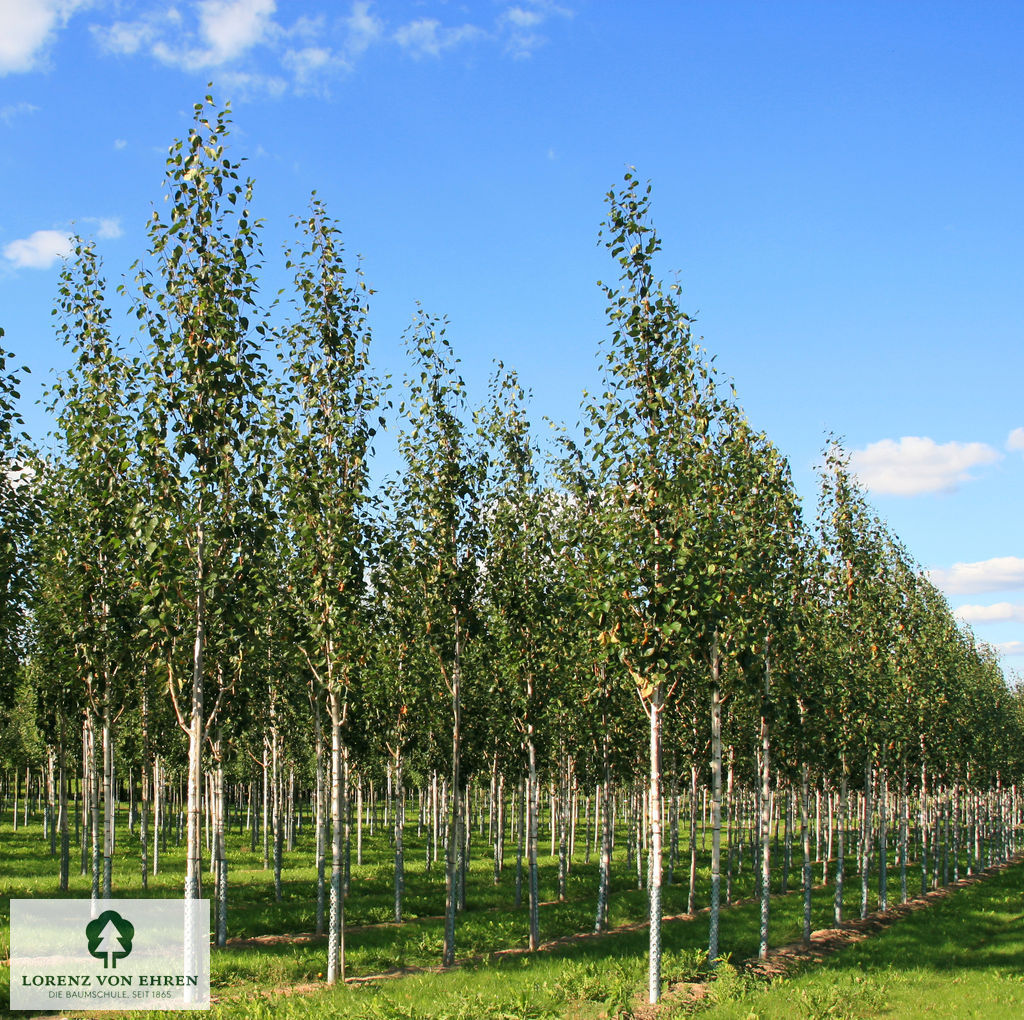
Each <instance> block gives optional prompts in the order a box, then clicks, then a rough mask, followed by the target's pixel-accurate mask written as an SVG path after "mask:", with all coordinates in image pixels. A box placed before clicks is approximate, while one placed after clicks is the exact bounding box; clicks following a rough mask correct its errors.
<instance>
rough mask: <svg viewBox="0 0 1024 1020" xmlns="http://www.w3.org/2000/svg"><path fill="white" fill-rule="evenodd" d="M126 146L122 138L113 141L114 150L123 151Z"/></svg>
mask: <svg viewBox="0 0 1024 1020" xmlns="http://www.w3.org/2000/svg"><path fill="white" fill-rule="evenodd" d="M127 145H128V143H127V142H126V141H125V140H124V139H123V138H115V139H114V148H115V149H124V148H126V147H127Z"/></svg>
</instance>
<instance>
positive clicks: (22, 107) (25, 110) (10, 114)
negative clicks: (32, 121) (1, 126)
mask: <svg viewBox="0 0 1024 1020" xmlns="http://www.w3.org/2000/svg"><path fill="white" fill-rule="evenodd" d="M38 110H39V107H38V106H33V105H32V103H11V104H10V105H8V106H0V120H2V121H3V122H4V123H5V124H11V123H12V122H13V121H15V120H17V118H18V117H27V116H28V115H29V114H32V113H37V112H38Z"/></svg>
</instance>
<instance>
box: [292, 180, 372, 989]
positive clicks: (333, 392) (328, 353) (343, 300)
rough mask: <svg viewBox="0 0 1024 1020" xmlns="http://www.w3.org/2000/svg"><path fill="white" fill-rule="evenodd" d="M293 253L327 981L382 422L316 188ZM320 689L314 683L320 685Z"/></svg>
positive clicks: (355, 286) (336, 234) (348, 278)
mask: <svg viewBox="0 0 1024 1020" xmlns="http://www.w3.org/2000/svg"><path fill="white" fill-rule="evenodd" d="M302 231H303V246H302V248H301V250H299V251H298V252H296V253H293V254H292V257H291V264H292V265H293V267H294V270H295V286H296V292H297V295H298V313H299V314H298V318H297V321H296V322H295V324H294V325H293V327H292V328H291V329H290V330H289V331H288V333H287V343H286V348H285V351H284V361H285V365H286V368H287V380H288V383H289V386H290V387H291V392H292V393H294V401H295V407H294V408H290V407H288V406H287V405H286V407H285V410H284V414H283V417H282V441H283V450H284V456H283V462H282V464H283V472H284V500H285V505H286V508H287V509H286V513H287V531H288V534H289V535H290V536H291V538H292V541H293V542H294V544H295V550H294V556H295V563H294V568H295V580H294V581H293V585H292V586H293V588H294V592H293V594H294V603H295V609H296V612H297V614H298V615H299V616H300V618H301V620H302V625H303V629H304V631H305V637H304V639H302V640H301V641H300V642H299V643H300V647H301V649H302V652H303V655H304V657H305V660H306V664H307V666H308V667H309V671H310V673H311V674H312V677H313V681H314V683H315V684H316V686H317V688H318V690H319V691H322V692H324V694H325V696H326V699H327V707H328V728H329V733H330V746H331V780H330V816H331V879H330V915H329V926H328V949H327V981H328V983H331V984H333V983H334V982H335V981H338V980H341V981H344V979H345V948H344V916H345V915H344V898H345V894H344V889H343V871H344V856H343V855H344V846H343V844H344V827H345V819H346V817H347V807H346V791H345V789H344V774H345V759H346V749H345V742H344V733H345V725H346V722H347V716H348V707H349V692H350V690H351V688H352V686H353V684H355V683H356V682H357V681H358V679H359V673H360V669H361V666H362V664H363V661H364V660H365V658H366V653H367V640H368V636H367V635H366V633H365V628H366V624H367V622H368V619H369V618H368V614H367V613H366V611H365V601H364V600H365V582H366V571H367V569H368V567H369V564H368V562H367V556H368V547H369V543H368V536H367V527H368V523H367V501H368V498H369V470H370V456H371V454H372V448H371V443H372V440H373V437H374V436H375V434H376V432H377V429H378V428H379V427H380V426H382V425H383V424H384V419H383V416H382V415H381V414H380V411H381V406H382V402H383V399H384V396H383V392H384V391H383V388H382V386H381V383H380V382H379V381H378V380H377V379H376V378H375V377H374V376H373V375H372V373H371V372H370V368H369V348H370V332H369V328H368V326H367V323H366V315H367V306H366V301H367V297H368V294H369V291H368V288H367V287H366V285H365V283H364V282H363V281H362V279H361V274H359V273H358V272H356V273H350V272H349V271H348V270H347V268H346V266H345V262H344V248H343V245H342V240H341V234H340V231H339V230H338V227H337V225H336V224H335V223H334V221H333V220H331V219H330V217H329V216H328V215H327V211H326V209H325V207H324V206H323V204H322V203H321V202H320V201H318V200H317V199H316V198H315V197H314V200H313V202H312V205H311V208H310V213H309V215H308V217H307V218H306V219H305V220H304V221H303V222H302ZM316 699H317V700H318V699H319V695H317V696H316Z"/></svg>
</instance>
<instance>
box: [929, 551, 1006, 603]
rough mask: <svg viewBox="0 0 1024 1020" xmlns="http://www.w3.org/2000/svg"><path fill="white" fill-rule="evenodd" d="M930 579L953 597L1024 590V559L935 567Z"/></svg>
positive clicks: (998, 558)
mask: <svg viewBox="0 0 1024 1020" xmlns="http://www.w3.org/2000/svg"><path fill="white" fill-rule="evenodd" d="M928 576H929V577H930V578H931V580H932V582H933V583H934V584H936V585H937V586H938V587H939V588H942V589H943V590H944V591H946V592H948V593H949V594H951V595H971V594H975V593H977V592H985V591H1008V590H1012V589H1015V588H1024V557H1020V556H997V557H996V558H994V559H991V560H980V561H979V562H977V563H954V564H953V566H951V567H933V568H932V569H931V570H929V571H928Z"/></svg>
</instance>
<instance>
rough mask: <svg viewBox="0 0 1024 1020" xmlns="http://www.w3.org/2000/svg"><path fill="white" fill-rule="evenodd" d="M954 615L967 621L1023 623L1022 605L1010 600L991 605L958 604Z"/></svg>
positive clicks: (1023, 610) (1023, 611)
mask: <svg viewBox="0 0 1024 1020" xmlns="http://www.w3.org/2000/svg"><path fill="white" fill-rule="evenodd" d="M956 615H957V616H959V617H960V619H961V620H966V621H967V622H968V623H1005V622H1008V621H1011V620H1012V621H1015V622H1017V623H1024V606H1022V605H1014V604H1013V603H1012V602H996V603H994V604H993V605H991V606H960V607H959V608H958V609H957V610H956Z"/></svg>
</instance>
